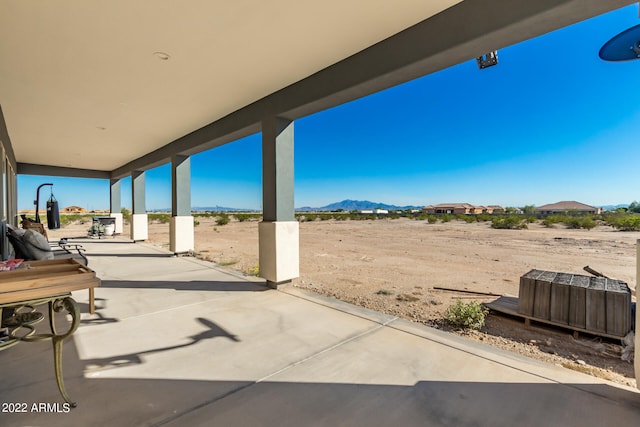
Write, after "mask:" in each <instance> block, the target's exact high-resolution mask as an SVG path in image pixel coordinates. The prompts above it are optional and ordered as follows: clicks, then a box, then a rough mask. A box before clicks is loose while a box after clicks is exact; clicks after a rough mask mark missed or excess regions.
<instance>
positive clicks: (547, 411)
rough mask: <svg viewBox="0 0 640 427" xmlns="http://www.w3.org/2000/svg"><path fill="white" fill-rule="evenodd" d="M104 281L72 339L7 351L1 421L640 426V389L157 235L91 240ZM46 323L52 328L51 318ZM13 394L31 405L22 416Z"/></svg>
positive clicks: (2, 356)
mask: <svg viewBox="0 0 640 427" xmlns="http://www.w3.org/2000/svg"><path fill="white" fill-rule="evenodd" d="M83 244H84V245H85V247H86V248H87V253H88V254H89V260H90V261H89V262H90V264H89V266H90V267H91V268H93V269H94V270H95V271H96V272H97V274H98V275H99V277H100V278H101V279H102V286H101V287H100V288H98V289H97V290H96V306H97V312H96V314H95V315H89V314H88V304H87V301H88V292H86V291H81V292H76V293H74V298H75V299H76V300H77V301H78V302H79V303H80V306H81V310H82V311H83V315H82V318H83V320H82V324H81V326H80V327H79V329H78V331H77V332H76V333H75V334H74V335H73V337H72V338H71V339H69V340H67V341H66V342H65V344H64V356H63V366H64V378H65V383H66V386H67V391H68V392H69V394H70V396H71V398H73V399H74V400H76V401H77V402H78V406H77V408H74V409H72V410H71V411H69V412H68V413H65V412H53V413H51V412H48V413H47V412H44V413H43V412H34V411H32V410H31V408H32V404H33V403H56V402H59V403H62V399H61V397H60V395H59V393H58V390H57V387H56V385H55V378H54V372H53V357H52V350H51V344H50V343H48V342H41V343H21V344H19V345H17V346H15V347H13V348H11V349H8V350H6V351H2V352H0V366H1V367H2V372H1V374H0V404H2V405H3V406H2V408H1V409H2V413H0V425H2V426H27V425H28V426H140V425H168V426H403V427H404V426H440V425H442V426H516V425H517V426H540V425H545V426H552V425H553V426H556V425H557V426H573V425H576V426H577V425H579V426H602V425H615V426H616V427H622V426H637V425H638V423H640V393H638V392H637V391H635V390H632V389H629V388H624V387H622V386H618V385H615V384H613V383H608V382H606V381H604V380H599V379H597V378H594V377H591V376H587V375H583V374H580V373H577V372H574V371H571V370H567V369H564V368H561V367H557V366H553V365H548V364H544V363H541V362H537V361H535V360H531V359H527V358H524V357H521V356H518V355H516V354H511V353H508V352H504V351H501V350H497V349H495V348H491V347H488V346H485V345H482V344H478V343H475V342H471V341H468V340H465V339H462V338H459V337H457V336H453V335H450V334H447V333H444V332H442V331H438V330H435V329H432V328H428V327H424V326H421V325H417V324H413V323H410V322H407V321H404V320H401V319H397V318H395V317H392V316H388V315H385V314H381V313H377V312H373V311H370V310H365V309H362V308H359V307H355V306H352V305H349V304H346V303H342V302H340V301H336V300H332V299H328V298H323V297H320V296H317V295H314V294H311V293H307V292H304V291H302V290H299V289H297V288H294V287H288V288H284V289H281V290H271V289H268V288H267V287H265V286H264V284H263V281H262V280H260V279H256V278H248V277H242V276H240V275H238V274H234V273H231V272H227V271H225V270H224V269H222V268H219V267H216V266H214V265H213V264H211V263H207V262H204V261H200V260H197V259H194V258H191V257H171V256H170V254H169V253H168V252H167V251H165V250H163V249H161V248H157V247H153V246H151V245H148V244H141V243H135V244H134V243H130V242H126V241H124V240H118V239H113V240H112V239H103V240H84V241H83ZM43 323H46V322H43ZM8 403H27V412H25V413H9V412H7V411H8V410H9V408H8V405H6V404H8Z"/></svg>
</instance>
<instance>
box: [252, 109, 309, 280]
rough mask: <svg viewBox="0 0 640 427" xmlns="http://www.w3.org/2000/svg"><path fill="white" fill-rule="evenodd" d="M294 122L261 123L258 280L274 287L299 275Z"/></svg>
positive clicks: (278, 120) (272, 120)
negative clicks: (260, 215)
mask: <svg viewBox="0 0 640 427" xmlns="http://www.w3.org/2000/svg"><path fill="white" fill-rule="evenodd" d="M293 166H294V165H293V122H292V121H290V120H286V119H281V118H278V117H269V118H266V119H264V120H263V122H262V207H263V212H262V213H263V221H262V222H261V223H260V225H259V228H258V231H259V240H260V242H259V255H260V256H259V262H260V277H263V278H265V279H267V284H268V285H269V286H271V287H273V288H277V286H278V285H279V284H283V283H287V282H290V281H291V280H292V279H295V278H297V277H299V276H300V259H299V258H300V255H299V253H300V245H299V229H298V222H297V221H296V220H295V212H294V204H293Z"/></svg>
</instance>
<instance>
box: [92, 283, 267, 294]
mask: <svg viewBox="0 0 640 427" xmlns="http://www.w3.org/2000/svg"><path fill="white" fill-rule="evenodd" d="M100 287H101V288H123V289H125V288H126V289H145V288H148V289H175V290H176V291H214V292H229V291H240V292H264V291H268V290H269V288H268V287H267V286H266V285H263V284H261V283H252V282H220V281H215V280H211V281H207V280H192V281H186V282H181V281H163V280H150V281H142V280H103V281H102V282H101V284H100Z"/></svg>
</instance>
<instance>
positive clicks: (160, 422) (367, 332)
mask: <svg viewBox="0 0 640 427" xmlns="http://www.w3.org/2000/svg"><path fill="white" fill-rule="evenodd" d="M397 319H398V318H397V317H393V318H391V319H389V320H387V321H386V322H383V323H377V324H376V325H375V326H374V327H373V328H370V329H367V330H366V331H364V332H361V333H359V334H356V335H353V336H351V337H349V338H345V339H344V340H342V341H340V342H338V343H336V344H334V345H331V346H329V347H327V348H324V349H322V350H320V351H317V352H315V353H313V354H311V355H309V356H307V357H305V358H302V359H300V360H298V361H296V362H293V363H291V364H289V365H287V366H285V367H284V368H281V369H278V370H277V371H275V372H272V373H270V374H269V375H266V376H264V377H262V378H260V379H258V380H256V381H252V382H249V383H247V384H245V385H243V386H240V387H237V388H235V389H233V390H230V391H229V392H227V393H225V394H223V395H221V396H218V397H216V398H215V399H212V400H209V401H206V402H202V403H201V404H199V405H196V406H193V407H191V408H189V409H187V410H185V411H182V412H180V413H178V414H174V415H172V416H170V417H168V418H165V419H164V420H161V421H159V422H157V423H155V424H152V426H153V427H156V426H162V425H166V424H168V423H170V422H172V421H175V420H177V419H179V418H180V417H182V416H184V415H187V414H189V413H191V412H194V411H197V410H199V409H202V408H204V407H207V406H209V405H212V404H214V403H216V402H219V401H221V400H223V399H226V398H227V397H229V396H232V395H234V394H236V393H238V392H241V391H242V390H245V389H248V388H250V387H253V386H254V385H257V384H260V383H262V382H265V381H267V380H268V379H269V378H273V377H274V376H275V375H278V374H280V373H282V372H285V371H287V370H289V369H291V368H293V367H295V366H298V365H300V364H302V363H305V362H307V361H309V360H312V359H315V358H316V357H318V356H320V355H322V354H325V353H327V352H329V351H332V350H334V349H336V348H338V347H341V346H343V345H345V344H348V343H350V342H351V341H355V340H357V339H359V338H362V337H363V336H366V335H369V334H372V333H374V332H376V331H378V330H380V329H381V328H384V327H386V326H387V325H388V324H389V323H391V322H393V321H394V320H397Z"/></svg>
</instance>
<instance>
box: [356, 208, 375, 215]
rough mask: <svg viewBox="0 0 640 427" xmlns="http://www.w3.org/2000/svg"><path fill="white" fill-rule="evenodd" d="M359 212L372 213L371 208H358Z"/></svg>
mask: <svg viewBox="0 0 640 427" xmlns="http://www.w3.org/2000/svg"><path fill="white" fill-rule="evenodd" d="M359 212H360V213H361V214H372V213H373V209H360V211H359Z"/></svg>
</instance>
